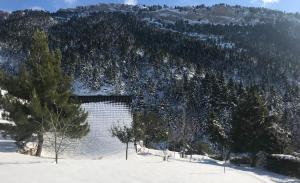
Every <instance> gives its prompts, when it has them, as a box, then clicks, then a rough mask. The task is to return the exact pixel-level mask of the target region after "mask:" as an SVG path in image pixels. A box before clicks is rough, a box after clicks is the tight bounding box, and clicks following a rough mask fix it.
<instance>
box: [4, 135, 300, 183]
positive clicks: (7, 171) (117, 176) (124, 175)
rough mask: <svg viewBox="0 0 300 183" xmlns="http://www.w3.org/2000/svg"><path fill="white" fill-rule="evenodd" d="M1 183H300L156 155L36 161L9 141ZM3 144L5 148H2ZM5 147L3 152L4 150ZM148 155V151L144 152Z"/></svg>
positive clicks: (260, 172) (258, 172)
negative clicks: (163, 158)
mask: <svg viewBox="0 0 300 183" xmlns="http://www.w3.org/2000/svg"><path fill="white" fill-rule="evenodd" d="M0 142H1V143H0V182H1V183H20V182H22V183H40V182H43V183H102V182H103V183H110V182H111V183H119V182H120V183H121V182H122V183H140V182H143V183H160V182H162V183H184V182H186V183H194V182H195V183H199V182H203V183H239V182H241V183H299V182H300V181H299V180H296V179H292V178H288V177H285V176H281V175H278V174H273V173H270V172H267V171H263V170H258V169H251V168H234V167H231V168H227V170H226V173H225V174H224V172H223V166H222V165H220V164H218V163H217V162H214V161H212V160H210V159H208V158H205V157H202V158H201V157H200V156H199V157H197V158H199V159H198V160H197V161H193V162H189V161H188V159H186V160H179V159H177V158H176V159H174V158H171V159H170V160H169V162H164V161H162V157H160V156H158V155H159V154H160V153H159V152H158V151H153V150H149V154H148V153H147V154H144V155H136V154H135V153H134V151H133V149H131V152H130V154H129V160H128V161H126V160H125V154H124V153H122V154H115V155H112V156H105V157H104V158H102V159H80V160H78V159H77V160H72V159H61V160H60V161H59V164H57V165H56V164H54V163H53V159H49V158H37V157H33V156H28V155H21V154H18V153H15V152H14V151H13V150H12V149H7V148H5V147H8V146H9V143H12V141H6V142H5V140H3V139H2V140H1V141H0ZM3 142H5V144H6V145H5V146H3V144H2V143H3ZM11 145H13V144H11ZM3 147H4V148H3ZM146 151H147V152H148V150H146ZM201 159H202V160H201Z"/></svg>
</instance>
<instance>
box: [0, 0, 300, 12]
mask: <svg viewBox="0 0 300 183" xmlns="http://www.w3.org/2000/svg"><path fill="white" fill-rule="evenodd" d="M97 3H127V4H136V3H137V4H147V5H151V4H161V5H163V4H167V5H171V6H175V5H197V4H206V5H213V4H217V3H226V4H231V5H236V4H238V5H242V6H259V7H266V8H271V9H278V10H282V11H286V12H300V0H0V9H1V10H6V11H14V10H20V9H44V10H48V11H55V10H58V9H59V8H69V7H75V6H78V5H90V4H97Z"/></svg>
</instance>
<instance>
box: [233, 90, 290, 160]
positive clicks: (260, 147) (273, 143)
mask: <svg viewBox="0 0 300 183" xmlns="http://www.w3.org/2000/svg"><path fill="white" fill-rule="evenodd" d="M231 138H232V141H233V142H232V148H233V150H234V151H235V152H243V153H244V152H251V153H252V166H255V163H256V154H257V153H258V152H259V151H265V152H268V153H280V152H282V151H280V150H282V149H283V148H285V146H286V143H287V141H288V133H287V132H286V131H284V130H283V129H282V128H280V126H278V123H277V122H276V121H275V118H274V116H269V111H268V109H267V106H266V101H265V98H264V94H263V93H262V92H261V91H260V90H259V89H258V88H257V87H250V88H248V90H247V92H246V94H245V95H243V96H242V97H241V99H240V100H239V102H238V105H237V107H236V109H235V110H234V113H233V121H232V130H231ZM285 138H287V139H286V140H284V139H285ZM281 143H284V144H281Z"/></svg>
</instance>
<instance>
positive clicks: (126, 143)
mask: <svg viewBox="0 0 300 183" xmlns="http://www.w3.org/2000/svg"><path fill="white" fill-rule="evenodd" d="M127 158H128V142H127V143H126V160H127Z"/></svg>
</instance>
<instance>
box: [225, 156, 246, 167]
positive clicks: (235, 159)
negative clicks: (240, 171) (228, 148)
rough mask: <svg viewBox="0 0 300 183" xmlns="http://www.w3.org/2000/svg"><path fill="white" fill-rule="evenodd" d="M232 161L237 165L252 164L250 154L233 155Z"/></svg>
mask: <svg viewBox="0 0 300 183" xmlns="http://www.w3.org/2000/svg"><path fill="white" fill-rule="evenodd" d="M230 163H232V164H235V165H250V164H251V158H250V157H249V156H241V157H232V158H230Z"/></svg>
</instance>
